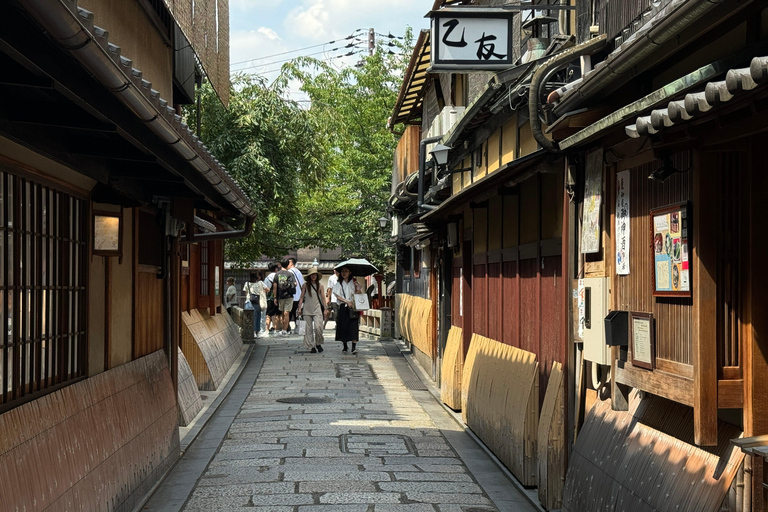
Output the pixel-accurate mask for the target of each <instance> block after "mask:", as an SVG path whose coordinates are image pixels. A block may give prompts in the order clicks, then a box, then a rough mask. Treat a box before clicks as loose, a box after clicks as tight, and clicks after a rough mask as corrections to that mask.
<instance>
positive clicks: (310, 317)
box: [297, 267, 325, 354]
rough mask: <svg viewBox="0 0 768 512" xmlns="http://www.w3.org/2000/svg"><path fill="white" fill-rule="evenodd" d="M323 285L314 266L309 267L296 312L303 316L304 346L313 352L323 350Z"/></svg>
mask: <svg viewBox="0 0 768 512" xmlns="http://www.w3.org/2000/svg"><path fill="white" fill-rule="evenodd" d="M323 291H324V290H323V285H321V284H320V273H319V272H318V271H317V268H316V267H312V268H311V269H309V273H308V274H307V280H306V282H305V283H304V286H302V287H301V297H300V298H299V307H298V310H297V311H298V314H299V316H303V317H304V322H305V324H306V328H305V329H304V346H306V347H307V348H308V349H311V350H310V352H312V353H313V354H314V353H316V352H322V351H323V312H324V309H325V308H324V307H323V295H324V294H323Z"/></svg>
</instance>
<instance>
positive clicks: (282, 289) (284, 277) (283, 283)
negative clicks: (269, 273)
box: [272, 259, 297, 336]
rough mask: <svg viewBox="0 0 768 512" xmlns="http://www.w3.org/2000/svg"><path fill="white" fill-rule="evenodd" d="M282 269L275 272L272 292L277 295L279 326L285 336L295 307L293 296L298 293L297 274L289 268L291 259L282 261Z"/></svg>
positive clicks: (275, 300)
mask: <svg viewBox="0 0 768 512" xmlns="http://www.w3.org/2000/svg"><path fill="white" fill-rule="evenodd" d="M280 265H282V267H283V268H282V270H280V271H279V272H277V273H276V274H275V277H274V280H273V282H272V293H273V294H274V296H275V299H274V303H275V304H276V305H277V308H278V310H279V312H278V315H277V317H276V318H277V324H278V325H277V328H278V329H280V335H281V336H285V335H287V334H288V332H287V331H288V330H290V328H291V322H290V315H291V310H292V309H293V296H294V294H295V293H296V288H297V283H296V276H295V275H294V274H293V272H291V271H290V270H288V266H289V265H290V261H288V260H287V259H286V260H283V261H282V262H280Z"/></svg>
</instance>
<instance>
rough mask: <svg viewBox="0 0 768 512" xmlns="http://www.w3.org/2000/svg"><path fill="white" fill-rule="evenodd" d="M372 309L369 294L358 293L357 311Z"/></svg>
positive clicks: (356, 298) (356, 300)
mask: <svg viewBox="0 0 768 512" xmlns="http://www.w3.org/2000/svg"><path fill="white" fill-rule="evenodd" d="M369 309H371V303H370V301H369V300H368V294H366V293H356V294H355V311H367V310H369Z"/></svg>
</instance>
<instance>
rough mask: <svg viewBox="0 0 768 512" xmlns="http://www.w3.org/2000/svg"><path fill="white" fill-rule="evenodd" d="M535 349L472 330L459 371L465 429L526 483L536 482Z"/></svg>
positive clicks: (537, 413)
mask: <svg viewBox="0 0 768 512" xmlns="http://www.w3.org/2000/svg"><path fill="white" fill-rule="evenodd" d="M538 369H539V364H538V361H537V359H536V354H533V353H532V352H527V351H525V350H522V349H519V348H516V347H511V346H509V345H505V344H503V343H499V342H498V341H494V340H492V339H489V338H486V337H483V336H479V335H477V334H474V335H473V336H472V341H471V343H470V346H469V353H468V354H467V361H466V363H465V367H464V374H463V376H462V388H463V389H465V390H466V394H464V397H465V398H464V399H463V402H462V412H463V414H464V418H465V421H466V423H467V425H468V426H469V428H471V429H472V431H473V432H474V433H475V434H477V436H478V437H479V438H480V439H482V440H483V442H484V443H485V444H486V445H487V446H488V448H490V450H491V451H492V452H493V453H494V454H495V455H496V456H497V457H498V458H499V460H500V461H502V462H503V463H504V465H506V466H507V467H508V468H509V470H510V471H511V472H512V473H513V474H514V475H515V476H516V477H517V478H518V480H520V482H522V484H523V485H526V486H534V485H536V476H537V469H538V468H537V465H536V455H537V454H536V436H537V431H538V421H539V378H538Z"/></svg>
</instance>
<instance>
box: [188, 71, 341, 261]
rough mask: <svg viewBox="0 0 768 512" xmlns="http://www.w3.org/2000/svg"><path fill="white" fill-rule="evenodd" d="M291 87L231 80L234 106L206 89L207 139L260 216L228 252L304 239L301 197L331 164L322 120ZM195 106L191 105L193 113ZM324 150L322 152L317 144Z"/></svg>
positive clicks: (246, 256)
mask: <svg viewBox="0 0 768 512" xmlns="http://www.w3.org/2000/svg"><path fill="white" fill-rule="evenodd" d="M285 87H287V85H286V84H285V83H284V82H276V83H274V84H271V85H268V84H267V83H266V81H265V80H264V79H263V78H260V77H255V76H246V75H238V76H235V77H233V79H232V91H231V96H230V104H229V108H224V106H223V105H222V104H221V103H220V102H219V100H218V98H217V97H216V95H215V94H214V92H213V90H212V89H211V87H210V85H207V84H206V85H204V86H203V87H202V88H201V89H200V91H199V94H201V106H202V109H201V110H202V112H201V119H202V122H201V139H202V140H203V141H204V142H205V144H206V145H207V146H208V149H209V150H210V151H211V153H212V154H213V155H214V156H216V158H218V160H219V161H220V162H221V163H222V164H223V165H224V167H225V168H226V169H227V171H228V172H229V173H230V174H231V175H232V177H233V178H235V180H237V182H238V184H239V185H240V187H241V188H242V189H243V191H244V192H245V193H246V195H247V196H248V197H249V198H250V200H251V204H252V205H253V208H254V211H255V212H256V214H257V218H256V222H255V224H254V229H253V233H252V234H251V236H250V237H248V238H244V239H236V240H231V241H228V243H227V244H226V258H227V259H228V260H230V261H233V262H235V263H236V264H238V263H239V264H246V263H247V262H251V261H254V259H256V258H258V257H260V256H261V255H268V256H273V257H276V256H281V255H284V254H285V253H286V252H288V251H290V250H291V249H294V248H296V247H297V246H299V245H301V242H300V241H298V240H297V236H298V235H299V231H298V230H297V226H299V225H300V224H301V221H302V217H301V211H300V210H299V207H300V198H301V197H304V196H306V195H307V194H308V193H310V191H312V190H314V189H316V188H317V187H318V186H319V184H320V183H322V182H323V180H324V172H325V170H326V169H327V168H328V161H327V156H328V151H327V150H326V149H325V148H326V147H327V143H326V142H325V141H324V138H325V133H324V131H323V130H320V129H319V127H318V125H317V123H316V118H315V117H314V116H312V115H310V113H309V112H308V111H307V110H306V109H302V108H301V107H300V106H299V105H298V104H297V103H296V102H293V101H290V100H288V99H286V98H287V96H288V94H287V90H286V89H285ZM195 110H196V108H195V107H190V108H189V109H188V110H187V113H188V114H189V117H193V116H194V115H195V114H196V111H195ZM318 146H320V147H321V148H323V149H322V150H320V151H317V147H318Z"/></svg>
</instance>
